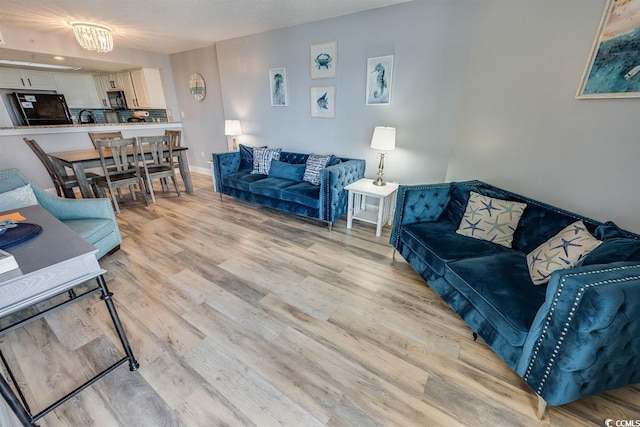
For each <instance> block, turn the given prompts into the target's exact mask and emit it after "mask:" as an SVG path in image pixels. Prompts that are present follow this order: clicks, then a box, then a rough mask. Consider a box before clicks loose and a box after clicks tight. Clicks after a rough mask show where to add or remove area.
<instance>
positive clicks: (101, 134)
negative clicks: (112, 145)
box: [89, 131, 122, 149]
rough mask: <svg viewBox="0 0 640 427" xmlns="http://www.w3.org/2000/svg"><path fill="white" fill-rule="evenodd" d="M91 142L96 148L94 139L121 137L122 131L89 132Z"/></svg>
mask: <svg viewBox="0 0 640 427" xmlns="http://www.w3.org/2000/svg"><path fill="white" fill-rule="evenodd" d="M89 138H91V143H92V144H93V146H94V147H95V148H96V149H97V148H98V146H97V145H96V141H97V140H99V139H122V132H120V131H116V132H89Z"/></svg>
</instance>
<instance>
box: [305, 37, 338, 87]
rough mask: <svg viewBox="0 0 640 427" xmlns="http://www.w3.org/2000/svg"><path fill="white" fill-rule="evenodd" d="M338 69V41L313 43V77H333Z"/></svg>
mask: <svg viewBox="0 0 640 427" xmlns="http://www.w3.org/2000/svg"><path fill="white" fill-rule="evenodd" d="M337 69H338V46H337V43H336V42H327V43H320V44H312V45H311V78H312V79H332V78H335V77H336V71H337Z"/></svg>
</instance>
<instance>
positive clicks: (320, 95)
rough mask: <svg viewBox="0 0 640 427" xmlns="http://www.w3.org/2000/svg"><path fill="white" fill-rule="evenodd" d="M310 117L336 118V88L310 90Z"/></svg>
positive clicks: (325, 87) (318, 87) (324, 87)
mask: <svg viewBox="0 0 640 427" xmlns="http://www.w3.org/2000/svg"><path fill="white" fill-rule="evenodd" d="M310 102H311V117H324V118H333V117H335V116H336V87H335V86H313V87H312V88H311V97H310Z"/></svg>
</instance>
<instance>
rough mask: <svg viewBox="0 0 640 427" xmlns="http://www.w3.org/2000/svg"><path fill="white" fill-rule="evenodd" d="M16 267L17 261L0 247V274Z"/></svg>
mask: <svg viewBox="0 0 640 427" xmlns="http://www.w3.org/2000/svg"><path fill="white" fill-rule="evenodd" d="M16 268H18V262H17V261H16V259H15V257H14V256H13V255H11V254H10V253H9V252H6V251H3V250H2V249H0V274H2V273H6V272H7V271H10V270H13V269H16Z"/></svg>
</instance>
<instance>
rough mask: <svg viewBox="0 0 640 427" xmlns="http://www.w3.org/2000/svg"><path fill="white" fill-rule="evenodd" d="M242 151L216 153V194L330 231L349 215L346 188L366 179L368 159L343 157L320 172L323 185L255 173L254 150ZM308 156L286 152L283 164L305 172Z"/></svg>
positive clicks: (281, 158)
mask: <svg viewBox="0 0 640 427" xmlns="http://www.w3.org/2000/svg"><path fill="white" fill-rule="evenodd" d="M240 148H241V151H235V152H227V153H214V154H213V174H214V181H215V190H216V192H218V193H220V194H226V195H228V196H232V197H237V198H240V199H243V200H247V201H249V202H254V203H259V204H262V205H264V206H269V207H272V208H276V209H279V210H282V211H286V212H291V213H294V214H298V215H302V216H305V217H309V218H313V219H317V220H321V221H324V222H326V223H328V224H329V228H331V225H332V224H333V222H335V221H336V220H337V219H338V218H340V217H341V216H342V215H344V214H345V213H346V212H347V202H348V200H347V196H348V192H347V190H345V189H344V187H345V186H346V185H348V184H350V183H352V182H354V181H357V180H359V179H361V178H363V177H364V169H365V161H364V160H361V159H348V158H339V157H334V160H333V161H332V162H330V163H329V166H327V167H326V168H324V169H322V170H321V171H320V185H313V184H311V183H309V182H305V181H302V179H301V178H300V177H294V176H288V177H286V178H282V177H274V176H269V175H262V174H252V173H251V171H252V169H253V166H252V158H251V152H252V151H251V148H247V147H244V146H241V147H240ZM308 157H309V155H308V154H301V153H292V152H286V151H282V152H281V153H280V160H279V161H280V162H282V163H285V164H289V165H297V166H298V167H300V168H302V171H304V165H305V163H306V161H307V158H308ZM280 176H283V175H280Z"/></svg>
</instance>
